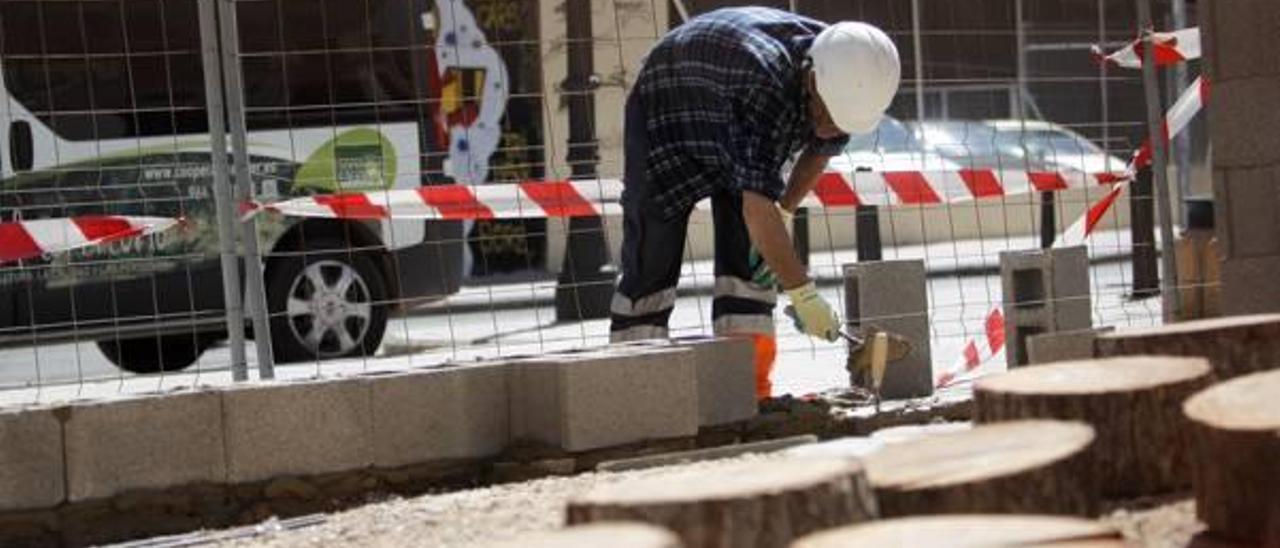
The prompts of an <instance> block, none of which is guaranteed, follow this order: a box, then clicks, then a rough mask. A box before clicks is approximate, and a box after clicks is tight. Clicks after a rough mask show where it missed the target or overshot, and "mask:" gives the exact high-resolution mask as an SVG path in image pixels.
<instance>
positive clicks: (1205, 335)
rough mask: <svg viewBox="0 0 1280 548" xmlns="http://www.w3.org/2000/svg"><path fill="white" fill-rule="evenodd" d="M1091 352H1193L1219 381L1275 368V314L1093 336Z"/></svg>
mask: <svg viewBox="0 0 1280 548" xmlns="http://www.w3.org/2000/svg"><path fill="white" fill-rule="evenodd" d="M1093 349H1094V355H1095V356H1097V357H1099V358H1106V357H1111V356H1140V355H1147V356H1198V357H1203V358H1206V359H1208V360H1209V365H1210V366H1211V367H1213V372H1214V375H1215V376H1216V377H1217V378H1218V379H1219V380H1226V379H1231V378H1234V377H1238V376H1240V375H1247V374H1249V373H1257V372H1259V371H1267V370H1270V369H1275V368H1277V367H1280V360H1278V359H1276V356H1280V314H1263V315H1255V316H1232V317H1229V318H1217V319H1212V320H1197V321H1193V322H1181V323H1175V324H1169V325H1162V326H1159V327H1147V328H1139V329H1123V330H1118V331H1115V332H1113V333H1105V334H1102V335H1099V336H1098V338H1097V340H1095V341H1094V342H1093Z"/></svg>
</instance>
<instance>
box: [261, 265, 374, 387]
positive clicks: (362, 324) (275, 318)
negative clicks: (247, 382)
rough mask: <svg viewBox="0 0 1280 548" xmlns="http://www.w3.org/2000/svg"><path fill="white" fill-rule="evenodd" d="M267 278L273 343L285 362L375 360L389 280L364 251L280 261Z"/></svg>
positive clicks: (276, 354) (276, 352) (278, 357)
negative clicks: (367, 358)
mask: <svg viewBox="0 0 1280 548" xmlns="http://www.w3.org/2000/svg"><path fill="white" fill-rule="evenodd" d="M278 261H279V262H278V263H277V264H276V265H273V268H271V269H270V270H271V272H270V274H269V279H268V280H267V309H268V310H270V311H271V344H272V349H273V351H274V354H275V359H276V361H277V362H280V363H288V362H299V361H308V360H322V359H331V358H347V357H357V356H372V355H373V353H374V352H375V351H377V349H378V345H380V344H382V335H383V333H384V332H385V331H386V328H387V298H388V296H387V281H386V280H385V279H384V278H383V274H382V271H381V270H380V269H379V268H378V267H377V265H376V264H375V263H374V261H373V258H372V257H370V256H369V255H368V254H365V253H350V252H347V251H342V250H335V251H320V252H315V253H308V254H307V255H305V256H300V257H289V258H284V259H278Z"/></svg>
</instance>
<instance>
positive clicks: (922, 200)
mask: <svg viewBox="0 0 1280 548" xmlns="http://www.w3.org/2000/svg"><path fill="white" fill-rule="evenodd" d="M1126 177H1127V176H1126V175H1123V174H1118V173H1096V174H1086V173H1080V172H1070V171H1063V172H1037V171H1012V170H1006V171H996V170H990V169H962V170H957V171H886V172H853V173H835V172H829V173H826V174H824V175H823V176H822V177H821V178H820V179H819V181H818V184H817V186H816V187H815V188H814V191H813V192H812V193H810V195H809V196H807V197H806V198H805V200H804V201H803V202H802V203H801V204H800V205H801V206H803V207H809V208H814V209H822V208H826V209H831V208H844V207H856V206H862V205H882V206H892V205H934V204H945V203H955V202H962V201H968V200H980V199H993V198H1004V197H1009V196H1015V195H1019V194H1028V193H1031V192H1054V191H1061V190H1067V189H1072V188H1084V187H1086V186H1094V185H1113V184H1116V183H1119V182H1121V181H1123V180H1125V178H1126ZM622 186H623V185H622V182H621V181H619V180H617V179H599V180H584V181H528V182H523V183H515V184H491V185H475V186H470V185H442V186H428V187H422V188H416V189H397V190H385V191H376V192H353V193H339V194H323V195H316V196H308V197H302V198H293V199H289V200H284V201H280V202H274V203H263V204H248V205H247V206H246V207H244V208H242V210H243V212H244V213H245V215H246V216H248V215H253V214H256V213H257V212H260V211H272V212H276V213H280V214H283V215H287V216H295V217H326V218H340V219H365V220H370V219H443V220H460V219H524V218H545V217H597V216H601V215H613V214H618V213H620V212H621V208H620V205H619V203H620V200H621V198H622Z"/></svg>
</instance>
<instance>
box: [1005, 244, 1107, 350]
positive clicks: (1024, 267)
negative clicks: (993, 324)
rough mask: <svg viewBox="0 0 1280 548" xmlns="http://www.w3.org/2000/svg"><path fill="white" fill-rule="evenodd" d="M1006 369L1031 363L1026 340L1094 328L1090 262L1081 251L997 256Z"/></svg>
mask: <svg viewBox="0 0 1280 548" xmlns="http://www.w3.org/2000/svg"><path fill="white" fill-rule="evenodd" d="M1000 280H1001V284H1002V286H1003V288H1004V305H1003V306H1004V317H1005V340H1006V344H1007V347H1006V348H1007V352H1008V356H1009V365H1010V366H1019V365H1026V364H1027V363H1029V356H1028V352H1027V339H1028V338H1029V337H1032V336H1035V335H1039V334H1042V333H1052V332H1055V331H1073V330H1080V329H1088V328H1090V327H1091V326H1092V325H1093V317H1092V305H1091V302H1090V301H1091V299H1090V295H1089V256H1088V251H1087V250H1086V248H1085V247H1083V246H1077V247H1067V248H1055V249H1050V250H1034V251H1006V252H1003V253H1001V254H1000Z"/></svg>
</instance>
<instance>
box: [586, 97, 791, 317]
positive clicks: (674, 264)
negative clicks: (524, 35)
mask: <svg viewBox="0 0 1280 548" xmlns="http://www.w3.org/2000/svg"><path fill="white" fill-rule="evenodd" d="M636 103H637V101H636V100H635V99H634V97H629V98H628V99H627V108H626V122H625V125H624V153H625V155H626V166H625V168H624V169H625V172H624V174H623V184H624V189H623V192H622V211H623V223H624V225H623V236H622V278H621V279H620V280H619V281H618V288H617V292H616V293H615V294H614V296H613V303H612V306H611V309H610V312H611V317H612V325H611V326H610V340H612V341H613V342H624V341H633V340H641V339H654V338H666V337H667V336H668V329H667V321H668V320H669V319H670V317H671V311H672V309H673V308H674V307H675V304H676V284H677V283H678V282H679V281H680V266H681V263H682V262H683V258H684V246H685V236H686V235H687V233H688V226H689V217H690V214H691V213H692V212H691V211H685V212H683V213H682V214H680V215H677V216H675V217H674V218H671V219H667V218H664V217H663V216H662V214H661V212H660V211H658V210H657V208H655V207H654V206H653V205H652V201H651V196H652V194H653V192H654V190H655V187H654V185H653V184H651V181H649V180H647V178H646V176H645V172H646V170H645V161H646V157H647V156H648V150H649V143H648V138H647V136H646V135H645V124H644V117H643V109H642V108H641V107H640V105H638V104H636ZM711 212H712V218H713V220H714V223H715V255H716V260H715V292H714V300H713V301H712V306H711V317H712V321H713V324H712V325H713V329H714V332H715V334H717V335H731V334H760V335H768V336H773V333H774V326H773V307H774V304H775V303H776V302H777V293H776V292H775V291H774V289H773V288H770V287H763V286H760V285H757V284H755V283H753V282H752V281H751V268H750V266H749V262H748V261H749V259H748V255H749V254H750V251H751V240H750V238H749V237H748V234H747V225H746V223H744V222H743V219H742V194H741V193H740V192H733V191H728V190H723V191H719V192H717V193H716V194H715V195H713V196H712V197H711Z"/></svg>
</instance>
